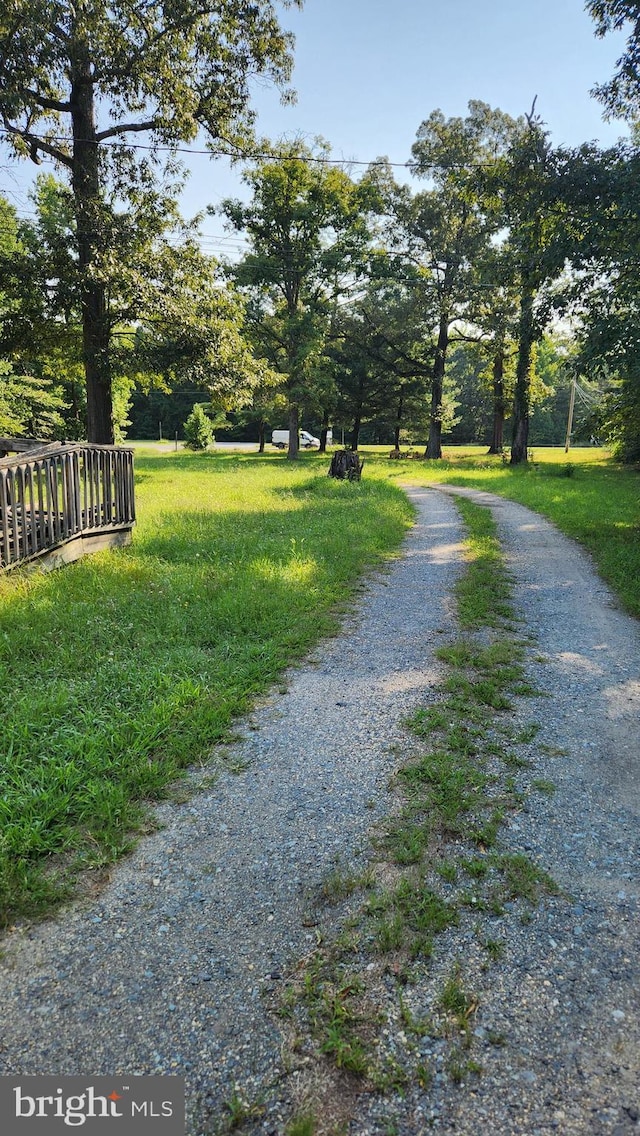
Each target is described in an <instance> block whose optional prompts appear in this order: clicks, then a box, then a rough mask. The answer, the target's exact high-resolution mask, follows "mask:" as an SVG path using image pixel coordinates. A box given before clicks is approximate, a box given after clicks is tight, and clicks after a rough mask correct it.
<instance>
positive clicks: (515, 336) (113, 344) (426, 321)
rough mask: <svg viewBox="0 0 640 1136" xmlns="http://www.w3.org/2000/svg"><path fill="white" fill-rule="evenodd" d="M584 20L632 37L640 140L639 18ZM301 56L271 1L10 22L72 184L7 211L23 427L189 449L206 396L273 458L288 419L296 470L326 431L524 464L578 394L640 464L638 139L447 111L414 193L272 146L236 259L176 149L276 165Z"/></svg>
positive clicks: (219, 420) (2, 332) (1, 218)
mask: <svg viewBox="0 0 640 1136" xmlns="http://www.w3.org/2000/svg"><path fill="white" fill-rule="evenodd" d="M285 6H286V5H285ZM587 7H588V9H589V10H590V11H591V14H592V15H593V17H594V19H595V21H596V25H595V26H596V33H597V34H599V35H604V34H606V33H607V32H608V31H609V30H610V29H611V28H613V27H625V28H627V29H628V30H629V40H628V43H627V47H626V50H625V53H624V55H623V56H622V57H621V60H620V61H619V66H618V71H617V72H616V74H615V75H614V77H613V78H612V80H611V81H610V82H609V83H608V84H605V85H604V86H602V87H601V88H599V89H598V90H597V92H596V93H597V95H598V97H599V98H600V99H601V100H602V101H603V104H604V106H605V110H606V111H607V113H609V114H610V115H615V116H619V117H624V118H627V119H629V120H630V121H631V122H632V124H633V123H634V122H635V121H637V118H638V112H639V110H640V75H639V73H638V64H637V59H638V58H640V51H639V47H640V32H638V31H637V28H636V23H635V22H634V19H635V15H636V14H637V13H636V7H637V6H635V5H631V4H625V3H621V2H619V0H610V2H606V0H593V2H592V3H590V4H588V5H587ZM291 48H292V44H291V42H290V40H289V38H288V37H287V35H286V34H285V33H283V31H282V29H281V28H280V24H279V21H278V13H277V5H276V4H274V3H271V2H269V0H260V2H258V3H256V4H253V5H250V6H247V5H245V4H242V3H240V2H239V0H224V2H222V3H221V2H220V0H217V2H215V3H214V2H211V3H208V2H205V3H200V2H199V3H198V4H195V3H192V2H191V0H185V2H184V3H182V4H181V5H177V6H176V5H171V6H167V5H162V4H160V3H158V2H156V0H146V2H145V3H144V4H143V5H140V4H139V3H137V2H136V3H133V0H120V3H119V5H118V6H117V11H116V9H114V10H113V13H112V14H107V15H105V12H104V8H103V6H98V5H95V4H93V3H86V4H84V3H83V4H79V5H74V6H67V5H63V4H60V3H54V2H53V0H41V2H40V0H39V2H38V3H35V4H34V3H33V2H32V0H28V2H27V0H15V2H14V3H13V5H12V8H11V18H8V17H7V18H4V17H3V18H1V19H0V113H1V114H2V122H3V128H2V130H3V133H2V138H3V140H4V142H5V144H7V145H9V146H11V147H12V149H13V152H14V154H16V155H18V156H19V157H24V158H30V159H32V160H34V161H40V160H41V158H42V157H43V156H46V157H48V158H50V159H52V160H53V162H54V163H55V164H56V166H57V169H58V174H59V176H58V177H54V176H53V175H51V174H48V175H40V176H39V178H38V180H37V183H36V189H35V191H34V195H33V210H32V213H31V214H30V215H29V216H21V215H19V214H18V212H17V211H16V210H15V209H14V208H13V207H12V206H11V204H10V203H9V201H8V199H7V198H6V197H0V433H13V434H35V435H38V436H43V437H62V436H65V437H72V438H79V437H84V436H87V437H89V439H91V440H93V441H98V442H108V441H112V440H113V439H114V438H115V439H121V438H122V437H124V436H125V435H126V432H127V430H128V429H130V430H131V433H132V434H133V436H135V435H139V436H146V437H158V436H160V434H161V433H162V435H163V436H164V437H165V438H173V437H174V436H175V434H176V432H178V433H179V434H180V435H181V436H182V432H183V428H184V423H185V422H186V420H187V418H189V416H190V415H191V414H192V412H193V408H194V406H197V407H199V409H198V410H197V411H196V412H195V413H196V418H197V421H198V422H199V423H200V433H202V432H203V431H204V432H206V424H204V425H203V424H202V414H201V412H202V411H205V412H206V413H207V415H208V417H209V418H210V419H211V420H212V422H215V424H216V427H219V426H220V425H221V424H223V423H225V424H226V425H227V426H228V427H229V428H230V429H231V430H232V431H233V430H236V431H243V432H251V433H252V434H253V435H254V436H255V437H256V438H257V440H259V441H260V443H261V445H262V446H263V445H264V444H265V439H266V437H267V436H268V430H269V429H270V428H272V427H273V426H278V427H280V426H285V427H286V428H288V429H289V439H290V444H289V457H290V458H292V459H295V457H296V456H297V438H298V430H299V427H300V425H301V423H303V422H304V425H305V427H310V426H311V427H312V428H313V429H314V431H315V432H317V433H318V434H319V436H320V437H321V439H322V440H323V442H324V440H325V439H326V431H327V429H328V427H329V426H330V425H331V426H333V428H334V433H335V434H336V435H337V436H339V437H340V439H341V438H342V435H343V434H344V436H345V441H346V442H347V444H348V445H349V446H350V447H351V448H352V449H354V450H355V449H357V448H358V446H359V445H360V444H362V442H363V441H365V440H367V441H369V440H377V441H378V440H379V441H385V442H389V444H390V445H392V446H394V447H395V448H396V449H400V447H401V446H407V445H411V444H417V443H418V442H420V441H424V442H425V450H424V455H425V456H426V457H427V458H430V459H438V458H439V457H440V456H441V454H442V439H443V437H448V438H450V439H452V440H458V441H465V442H467V441H474V442H482V443H485V444H486V445H487V447H488V449H490V451H491V452H494V453H499V452H502V451H503V449H504V448H505V446H508V448H509V455H510V460H511V462H512V463H513V464H520V463H523V462H526V461H527V459H528V453H529V446H530V443H531V441H532V439H534V440H535V441H536V443H537V444H545V443H556V444H557V443H558V442H561V441H562V440H563V437H564V432H565V429H566V421H567V407H568V401H569V388H570V384H572V383H573V384H577V389H578V390H579V391H580V392H581V394H580V399H579V401H578V404H577V416H576V421H577V429H578V431H580V432H582V435H583V436H584V437H585V438H589V437H594V438H598V439H599V440H601V441H603V442H606V443H607V444H609V445H612V446H614V447H615V448H616V451H617V453H618V454H619V455H620V456H621V457H623V458H624V459H626V460H629V461H637V460H640V339H639V336H638V330H637V329H638V326H640V325H639V321H638V318H637V316H638V308H639V306H640V274H639V273H638V254H639V250H640V178H639V176H638V175H639V174H640V136H639V135H638V134H637V131H636V130H635V127H632V134H631V139H630V140H629V141H626V142H620V143H619V144H618V145H617V146H614V147H610V148H608V149H600V148H598V147H596V146H594V145H591V144H585V145H584V146H581V147H578V148H574V149H566V148H562V147H554V146H552V144H551V142H550V139H549V135H548V133H547V131H546V129H545V126H544V123H543V122H542V120H541V118H540V117H539V115H538V114H537V113H536V109H535V105H534V106H533V107H532V108H531V109H530V110H529V112H528V113H526V114H524V115H522V116H521V117H520V118H518V119H513V118H511V117H510V116H508V115H506V114H504V113H503V112H502V111H500V110H496V109H493V108H491V107H489V106H488V105H487V104H485V103H482V102H479V101H472V102H471V103H470V104H469V107H468V113H467V115H466V117H453V118H448V119H447V118H445V116H444V115H443V114H442V112H441V111H439V110H435V111H433V112H432V113H431V114H430V115H429V116H428V117H427V118H426V119H425V120H424V122H423V123H422V124H421V125H420V127H419V129H418V132H417V135H416V141H415V143H414V145H413V147H412V153H411V158H410V160H409V163H408V164H409V168H410V170H411V172H412V174H413V177H414V184H417V185H418V186H419V188H418V189H414V188H412V187H410V186H408V185H406V184H403V183H401V182H399V181H398V180H397V179H396V178H395V176H394V172H393V170H392V168H391V166H390V164H389V162H388V161H387V160H386V159H385V158H380V159H378V160H376V161H374V162H372V163H371V164H370V165H369V167H368V168H367V169H366V170H365V172H364V173H363V174H362V175H361V176H359V177H354V176H353V173H352V171H351V170H350V169H349V168H348V167H345V166H344V165H342V164H341V163H339V162H337V161H335V160H334V159H332V156H331V151H330V148H329V146H328V144H326V143H324V142H321V141H320V142H318V143H316V144H315V145H314V146H313V147H310V146H308V145H306V144H304V143H302V142H299V141H294V142H281V143H276V144H272V145H268V146H267V145H266V144H264V143H261V145H260V154H259V156H257V157H255V158H254V159H253V160H250V159H247V161H246V163H245V166H244V174H243V177H244V181H245V184H246V187H247V191H248V193H247V197H246V199H245V200H242V201H241V200H227V201H224V202H223V203H222V206H221V207H219V209H218V211H219V212H221V213H222V215H223V216H224V217H225V219H226V221H227V224H228V225H229V227H230V228H231V229H232V230H234V231H235V232H237V233H241V234H242V235H243V237H244V239H245V242H246V245H247V252H246V254H245V255H244V256H243V257H242V259H240V260H239V261H238V262H236V263H230V264H221V263H217V262H215V261H214V260H213V259H212V258H211V257H209V256H207V255H205V254H204V253H203V252H202V251H201V248H200V244H199V229H198V225H197V224H189V223H186V222H184V221H183V220H182V219H181V218H180V215H179V212H178V208H177V204H176V202H177V198H178V195H179V192H180V189H181V185H182V180H183V171H182V170H181V168H180V165H179V163H178V161H177V160H176V154H175V151H176V149H177V147H178V145H179V144H180V143H183V144H184V143H186V144H188V143H189V142H191V141H193V139H194V138H195V137H196V134H197V132H198V131H199V130H202V131H204V133H205V135H206V137H207V138H208V139H209V143H210V145H211V147H212V150H214V151H215V150H216V149H218V150H220V149H224V150H225V151H227V152H229V153H231V154H234V155H236V156H237V155H240V154H247V153H250V152H251V150H252V148H253V149H257V146H256V144H255V140H254V138H253V130H252V123H253V118H252V112H251V108H250V102H249V85H248V84H249V79H250V77H251V76H252V75H254V74H255V75H261V76H265V77H267V78H269V79H270V80H272V81H273V82H275V83H276V84H277V85H279V86H280V87H281V88H282V90H283V91H284V92H285V97H286V81H287V78H288V76H289V73H290V69H291ZM98 61H100V65H99V66H98V65H97V63H98ZM103 120H104V121H103ZM137 138H143V139H144V140H145V146H147V147H148V148H147V149H137V148H136V143H135V141H133V140H134V139H137ZM167 155H168V156H167ZM532 431H533V432H532Z"/></svg>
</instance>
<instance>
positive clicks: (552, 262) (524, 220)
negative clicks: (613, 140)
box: [486, 104, 573, 465]
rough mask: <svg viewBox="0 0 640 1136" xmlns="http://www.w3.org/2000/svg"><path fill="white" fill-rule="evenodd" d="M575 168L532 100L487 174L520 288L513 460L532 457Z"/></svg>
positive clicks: (509, 270) (567, 244) (512, 279)
mask: <svg viewBox="0 0 640 1136" xmlns="http://www.w3.org/2000/svg"><path fill="white" fill-rule="evenodd" d="M571 167H572V157H571V155H568V154H565V153H564V152H563V151H561V150H554V149H553V148H552V146H551V144H550V142H549V137H548V134H547V131H546V130H545V129H544V126H543V123H542V120H541V119H540V117H539V116H538V115H536V113H535V104H534V106H533V107H532V109H531V113H530V114H528V115H527V116H526V124H525V125H523V126H522V129H520V130H519V131H518V132H517V133H516V135H515V137H514V139H513V141H512V142H511V144H510V146H509V147H508V150H507V151H506V153H504V154H503V155H501V156H500V158H499V159H498V160H497V161H496V162H495V163H494V164H492V166H491V167H490V168H489V169H488V170H487V172H486V179H487V184H488V187H491V186H493V189H494V192H495V194H496V206H495V208H496V217H497V218H498V219H499V220H500V222H501V224H502V225H503V226H505V227H508V234H509V236H508V249H507V255H506V256H505V259H504V270H505V283H508V285H509V286H512V285H513V284H514V283H515V285H516V287H517V289H518V316H517V333H516V338H517V345H518V349H517V359H516V374H515V385H514V397H513V431H512V440H511V464H512V465H519V464H521V463H526V461H527V460H528V440H529V419H530V413H531V388H532V380H533V375H534V346H535V344H536V342H537V341H538V340H539V339H540V338H541V337H542V335H543V334H544V330H545V327H546V326H547V324H548V322H549V319H550V317H551V314H552V311H553V306H552V303H551V302H550V299H549V295H548V289H549V288H550V287H551V285H552V284H553V282H554V281H556V280H557V278H558V277H559V275H560V274H561V272H562V271H563V269H564V266H565V263H566V260H567V256H568V255H569V254H570V251H571V249H572V247H573V246H572V231H571V230H572V217H571V209H570V206H569V203H568V202H567V200H566V197H565V196H564V194H563V178H564V177H565V176H567V175H568V174H569V173H570V171H571Z"/></svg>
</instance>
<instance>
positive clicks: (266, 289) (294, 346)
mask: <svg viewBox="0 0 640 1136" xmlns="http://www.w3.org/2000/svg"><path fill="white" fill-rule="evenodd" d="M328 152H329V150H328V147H327V146H326V145H324V144H319V145H318V147H317V149H316V150H310V149H309V148H308V147H306V146H304V145H303V144H302V143H300V142H294V143H280V144H279V145H277V146H276V147H275V148H274V153H273V160H272V159H271V158H266V159H264V160H262V161H260V162H259V163H257V164H256V166H255V167H254V168H252V169H249V170H247V171H246V172H245V174H244V180H245V182H246V183H247V185H248V186H249V187H250V189H251V192H252V197H251V200H250V201H249V203H248V204H245V203H244V202H242V201H238V200H235V201H234V200H227V201H225V202H223V206H222V211H223V213H224V214H225V216H226V217H227V219H228V221H229V223H230V225H231V226H232V227H233V228H234V229H236V230H237V231H238V232H244V233H246V235H247V238H248V241H249V245H250V248H251V251H250V252H249V253H248V254H247V255H246V256H245V257H244V258H243V260H242V261H241V262H240V264H239V265H238V266H237V267H236V268H235V269H234V276H235V279H236V281H237V284H238V286H239V287H240V288H241V289H242V290H243V291H244V292H245V293H246V295H247V296H248V297H249V298H250V304H249V307H248V325H249V332H250V336H251V338H252V341H253V342H254V344H255V345H256V350H257V352H258V353H259V355H260V356H261V357H262V358H264V359H266V360H267V361H268V363H269V366H270V368H271V370H272V371H275V372H276V373H278V374H280V375H281V376H282V384H283V387H284V388H285V389H286V393H287V399H288V402H289V406H290V407H291V408H292V410H293V412H294V413H295V415H296V416H297V415H298V414H299V411H300V408H301V407H306V408H313V409H314V410H316V411H317V410H318V409H321V408H323V406H324V404H325V402H326V400H327V398H328V397H329V390H330V386H331V382H330V375H329V373H328V371H327V367H326V359H325V348H326V343H327V337H328V334H329V330H330V325H331V318H332V314H333V312H334V311H335V306H336V304H337V302H338V299H339V297H340V295H341V294H342V292H343V291H344V290H345V289H346V288H347V287H348V282H349V281H350V280H351V279H352V278H353V276H354V274H355V273H356V272H358V271H359V270H360V269H361V268H362V263H363V260H362V258H363V252H364V249H365V247H366V245H367V242H368V240H369V229H368V225H367V208H368V204H369V202H370V199H371V195H372V191H371V189H370V187H369V184H368V182H367V181H366V179H364V180H363V181H362V182H360V183H359V184H355V183H354V182H353V181H352V180H351V178H350V177H349V176H348V175H347V174H346V173H345V172H344V171H343V170H341V169H339V168H338V167H337V166H332V165H330V164H328V163H326V162H325V161H324V160H323V159H325V158H326V157H327V155H328ZM296 428H297V417H296V419H295V420H294V422H293V425H292V426H290V438H291V441H290V453H291V454H292V456H293V455H295V453H296V452H297V451H296V447H295V441H294V439H295V435H296Z"/></svg>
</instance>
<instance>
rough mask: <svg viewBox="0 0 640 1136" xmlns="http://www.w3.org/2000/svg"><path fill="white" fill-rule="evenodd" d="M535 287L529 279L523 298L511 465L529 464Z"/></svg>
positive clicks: (514, 399) (525, 280) (526, 278)
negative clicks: (527, 462)
mask: <svg viewBox="0 0 640 1136" xmlns="http://www.w3.org/2000/svg"><path fill="white" fill-rule="evenodd" d="M534 299H535V288H534V285H533V281H532V280H531V278H530V277H528V276H525V277H524V279H523V282H522V292H521V295H520V319H519V328H518V363H517V367H516V386H515V391H514V396H513V439H512V442H511V465H521V464H522V463H524V462H526V461H527V448H528V443H529V410H530V405H531V360H532V355H533V344H534V341H535V328H534V322H533V301H534Z"/></svg>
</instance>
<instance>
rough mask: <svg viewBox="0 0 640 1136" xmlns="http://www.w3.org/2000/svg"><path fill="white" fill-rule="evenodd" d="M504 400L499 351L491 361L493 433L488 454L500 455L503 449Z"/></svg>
mask: <svg viewBox="0 0 640 1136" xmlns="http://www.w3.org/2000/svg"><path fill="white" fill-rule="evenodd" d="M506 410H507V408H506V404H505V398H504V352H503V351H499V352H498V353H497V355H496V356H495V358H494V360H493V431H492V435H491V445H490V446H489V453H490V454H501V453H502V451H503V449H504V420H505V415H506Z"/></svg>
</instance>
